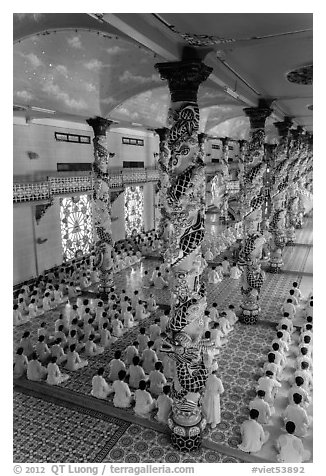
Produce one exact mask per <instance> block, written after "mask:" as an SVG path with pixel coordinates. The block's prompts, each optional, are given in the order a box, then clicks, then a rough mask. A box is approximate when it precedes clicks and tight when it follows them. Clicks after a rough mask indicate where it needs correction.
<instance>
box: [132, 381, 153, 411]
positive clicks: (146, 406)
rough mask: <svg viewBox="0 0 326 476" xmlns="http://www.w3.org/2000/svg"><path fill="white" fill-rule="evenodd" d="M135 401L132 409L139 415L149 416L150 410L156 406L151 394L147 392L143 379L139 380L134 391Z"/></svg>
mask: <svg viewBox="0 0 326 476" xmlns="http://www.w3.org/2000/svg"><path fill="white" fill-rule="evenodd" d="M135 402H136V405H135V408H134V411H135V413H136V415H139V416H141V417H145V418H147V417H149V416H150V412H151V411H152V410H154V408H156V400H153V398H152V396H151V394H150V393H149V392H147V390H146V382H145V380H141V381H140V382H139V388H138V390H136V392H135Z"/></svg>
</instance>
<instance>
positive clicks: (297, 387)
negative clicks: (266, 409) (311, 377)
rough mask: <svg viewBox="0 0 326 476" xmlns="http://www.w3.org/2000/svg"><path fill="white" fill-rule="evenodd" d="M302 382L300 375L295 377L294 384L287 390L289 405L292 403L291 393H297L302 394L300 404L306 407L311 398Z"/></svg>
mask: <svg viewBox="0 0 326 476" xmlns="http://www.w3.org/2000/svg"><path fill="white" fill-rule="evenodd" d="M303 384H304V379H303V378H302V377H296V378H295V381H294V384H293V385H292V387H291V388H290V390H289V392H288V404H289V405H291V404H292V403H294V400H293V395H294V394H295V393H298V394H299V395H301V396H302V401H301V404H302V406H304V407H307V406H308V405H309V404H310V401H311V399H310V397H309V395H308V392H307V391H306V390H305V389H304V388H303Z"/></svg>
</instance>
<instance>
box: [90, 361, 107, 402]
mask: <svg viewBox="0 0 326 476" xmlns="http://www.w3.org/2000/svg"><path fill="white" fill-rule="evenodd" d="M103 374H104V367H100V368H99V369H98V371H97V374H96V375H94V377H93V378H92V391H91V395H92V396H93V397H95V398H99V399H101V400H105V399H106V398H107V396H108V395H110V393H112V387H111V386H110V385H109V384H108V383H107V381H106V380H105V378H104V377H103Z"/></svg>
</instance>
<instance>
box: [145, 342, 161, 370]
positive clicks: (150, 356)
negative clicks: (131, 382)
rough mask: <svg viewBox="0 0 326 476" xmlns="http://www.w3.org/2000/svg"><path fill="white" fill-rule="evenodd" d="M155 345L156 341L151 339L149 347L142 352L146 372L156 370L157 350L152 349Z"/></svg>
mask: <svg viewBox="0 0 326 476" xmlns="http://www.w3.org/2000/svg"><path fill="white" fill-rule="evenodd" d="M153 345H154V342H153V341H152V340H150V341H149V342H148V343H147V349H145V350H144V352H143V353H142V367H143V369H144V372H145V373H146V374H150V373H151V371H152V370H154V368H155V363H156V362H157V360H158V358H157V355H156V352H155V350H153V349H152V347H153Z"/></svg>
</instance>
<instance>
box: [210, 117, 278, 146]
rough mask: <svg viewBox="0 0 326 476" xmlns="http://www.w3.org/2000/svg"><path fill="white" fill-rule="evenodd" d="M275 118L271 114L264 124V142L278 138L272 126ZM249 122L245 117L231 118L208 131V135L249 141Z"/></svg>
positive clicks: (270, 141)
mask: <svg viewBox="0 0 326 476" xmlns="http://www.w3.org/2000/svg"><path fill="white" fill-rule="evenodd" d="M276 121H277V118H276V117H275V116H274V115H273V114H271V116H269V117H268V118H267V119H266V122H265V142H268V143H273V142H275V140H276V139H277V138H278V132H277V129H276V127H275V126H274V122H276ZM249 132H250V122H249V118H248V117H246V116H241V117H233V118H232V119H227V120H225V121H224V122H221V123H220V124H218V125H217V126H215V127H212V128H211V129H210V130H208V133H209V134H210V135H213V136H217V137H229V138H230V139H245V140H248V139H249Z"/></svg>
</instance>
